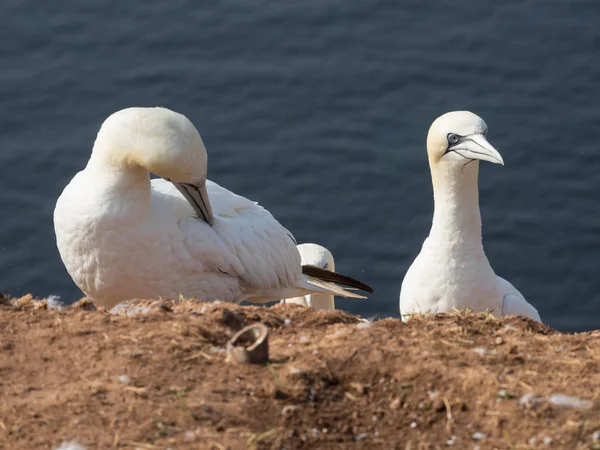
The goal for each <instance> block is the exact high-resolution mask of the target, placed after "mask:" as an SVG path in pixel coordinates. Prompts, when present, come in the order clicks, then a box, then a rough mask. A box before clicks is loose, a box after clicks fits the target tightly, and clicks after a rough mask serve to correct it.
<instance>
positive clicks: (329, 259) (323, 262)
mask: <svg viewBox="0 0 600 450" xmlns="http://www.w3.org/2000/svg"><path fill="white" fill-rule="evenodd" d="M298 252H299V253H300V258H301V261H302V265H306V264H310V265H313V266H317V267H322V268H323V269H326V270H331V271H334V272H335V261H334V259H333V255H332V254H331V252H330V251H329V250H327V249H326V248H325V247H323V246H321V245H318V244H300V245H298ZM281 303H293V304H296V305H302V306H306V307H309V308H314V309H321V310H328V311H330V310H334V309H335V299H334V296H333V294H327V293H315V294H307V295H303V296H301V297H294V298H288V299H284V300H282V301H281Z"/></svg>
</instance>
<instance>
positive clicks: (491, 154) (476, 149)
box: [452, 134, 504, 165]
mask: <svg viewBox="0 0 600 450" xmlns="http://www.w3.org/2000/svg"><path fill="white" fill-rule="evenodd" d="M452 150H453V151H455V152H456V153H458V154H459V155H461V156H463V157H465V158H470V159H479V160H481V161H489V162H492V163H494V164H502V165H504V160H503V159H502V155H501V154H500V153H499V152H498V150H496V149H495V148H494V147H492V146H491V145H490V143H489V142H488V141H487V139H486V138H485V136H484V135H483V134H471V135H469V136H465V137H463V138H461V140H460V143H459V144H458V145H457V146H456V147H455V148H453V149H452Z"/></svg>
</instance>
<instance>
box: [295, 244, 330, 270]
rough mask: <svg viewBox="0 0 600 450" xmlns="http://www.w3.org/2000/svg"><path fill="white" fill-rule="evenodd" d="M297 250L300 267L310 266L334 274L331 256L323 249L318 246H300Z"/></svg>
mask: <svg viewBox="0 0 600 450" xmlns="http://www.w3.org/2000/svg"><path fill="white" fill-rule="evenodd" d="M297 248H298V252H299V253H300V258H302V265H305V264H310V265H311V266H317V267H320V268H322V269H327V270H331V271H332V272H335V262H334V261H333V255H332V254H331V252H330V251H329V250H327V249H326V248H325V247H322V246H320V245H318V244H300V245H298V246H297Z"/></svg>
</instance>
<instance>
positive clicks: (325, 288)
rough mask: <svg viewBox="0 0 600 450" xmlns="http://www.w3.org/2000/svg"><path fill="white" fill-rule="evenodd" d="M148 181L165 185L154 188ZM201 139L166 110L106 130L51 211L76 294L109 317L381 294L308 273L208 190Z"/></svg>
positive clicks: (226, 198) (290, 251)
mask: <svg viewBox="0 0 600 450" xmlns="http://www.w3.org/2000/svg"><path fill="white" fill-rule="evenodd" d="M149 172H152V173H154V174H155V175H158V176H160V177H162V178H163V179H156V180H152V181H151V180H150V176H149ZM206 173H207V154H206V150H205V148H204V144H203V142H202V139H201V138H200V134H199V133H198V131H197V130H196V128H195V127H194V125H193V124H192V123H191V122H190V121H189V120H188V119H187V118H186V117H185V116H183V115H181V114H178V113H175V112H173V111H170V110H168V109H165V108H129V109H124V110H121V111H118V112H116V113H114V114H112V115H111V116H110V117H109V118H108V119H106V121H105V122H104V123H103V124H102V127H101V128H100V131H99V132H98V136H97V138H96V141H95V143H94V147H93V150H92V155H91V157H90V160H89V162H88V164H87V166H86V167H85V169H84V170H82V171H81V172H79V173H78V174H77V175H75V177H74V178H73V179H72V180H71V182H70V183H69V185H68V186H67V187H66V188H65V189H64V191H63V193H62V194H61V196H60V197H59V199H58V201H57V203H56V208H55V210H54V227H55V232H56V242H57V246H58V250H59V252H60V256H61V258H62V260H63V262H64V264H65V266H66V268H67V271H68V272H69V274H70V275H71V277H72V278H73V280H74V281H75V283H76V284H77V286H79V288H80V289H81V290H82V291H83V292H84V293H85V294H86V295H87V296H88V297H89V298H90V299H91V300H93V301H94V302H96V303H97V304H99V305H102V306H104V307H106V308H112V307H113V306H115V305H116V304H118V303H119V302H121V301H123V300H128V299H131V298H157V297H159V296H160V297H164V298H178V296H179V295H183V296H184V297H196V298H198V299H202V300H208V301H212V300H222V301H229V302H241V301H242V300H248V301H251V302H257V303H262V302H268V301H274V300H279V299H281V298H290V297H296V296H302V295H306V294H310V293H314V292H320V293H331V294H335V295H341V296H345V297H361V296H359V295H357V294H355V293H352V292H348V291H346V290H344V289H342V288H340V287H339V286H336V285H335V284H334V283H341V284H345V285H347V286H350V287H354V288H358V289H362V290H366V291H367V292H373V290H372V289H371V288H370V287H369V286H367V285H365V284H363V283H360V282H358V281H356V280H352V279H351V278H349V277H344V276H343V275H339V274H336V273H334V272H332V271H329V270H326V269H324V268H322V267H314V266H311V265H306V266H302V265H301V263H300V254H299V253H298V250H297V249H296V242H295V240H294V238H293V236H292V234H291V233H290V232H289V231H288V230H287V229H285V228H284V227H283V226H282V225H281V224H280V223H279V222H278V221H277V220H275V219H274V218H273V216H272V215H271V214H270V213H269V212H268V211H267V210H265V209H264V208H262V207H261V206H259V205H258V204H257V203H255V202H252V201H250V200H248V199H246V198H244V197H241V196H239V195H236V194H234V193H233V192H231V191H228V190H227V189H225V188H222V187H221V186H219V185H218V184H216V183H212V182H210V181H207V180H206Z"/></svg>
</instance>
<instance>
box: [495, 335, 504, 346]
mask: <svg viewBox="0 0 600 450" xmlns="http://www.w3.org/2000/svg"><path fill="white" fill-rule="evenodd" d="M494 343H495V344H496V345H502V344H504V339H502V338H501V337H500V336H498V337H497V338H496V340H495V341H494Z"/></svg>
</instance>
